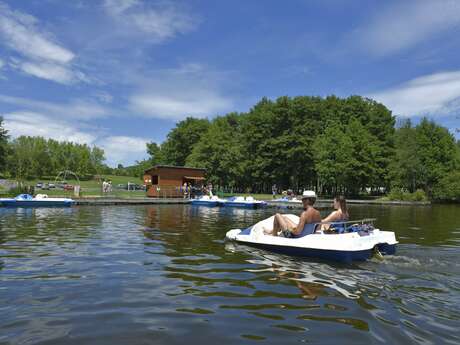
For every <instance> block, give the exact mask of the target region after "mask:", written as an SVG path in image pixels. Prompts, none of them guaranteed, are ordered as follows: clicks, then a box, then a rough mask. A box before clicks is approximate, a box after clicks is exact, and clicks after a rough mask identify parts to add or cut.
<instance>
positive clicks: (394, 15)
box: [351, 0, 460, 56]
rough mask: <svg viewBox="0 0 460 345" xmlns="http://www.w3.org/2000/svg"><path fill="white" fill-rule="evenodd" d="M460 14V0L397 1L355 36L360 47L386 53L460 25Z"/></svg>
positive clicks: (410, 45) (384, 54)
mask: <svg viewBox="0 0 460 345" xmlns="http://www.w3.org/2000/svg"><path fill="white" fill-rule="evenodd" d="M459 13H460V2H459V1H457V0H442V1H441V0H410V1H401V2H396V5H391V6H387V7H386V8H385V9H384V10H382V11H380V12H379V13H378V15H376V16H374V17H372V18H371V19H370V21H369V22H368V23H367V25H365V26H364V27H361V28H360V29H359V30H357V31H355V32H354V33H353V34H352V36H351V38H352V40H354V41H355V42H356V43H357V44H358V45H359V48H364V49H366V50H368V51H369V52H370V53H371V54H374V55H376V56H386V55H390V54H392V53H396V52H399V51H401V50H404V49H406V48H410V47H413V46H415V45H417V44H418V43H420V42H422V41H425V40H427V39H431V38H433V37H435V36H436V34H439V33H442V32H445V31H446V30H449V29H453V28H456V27H457V28H458V26H459V25H460V16H459Z"/></svg>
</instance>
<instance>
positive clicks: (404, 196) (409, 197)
mask: <svg viewBox="0 0 460 345" xmlns="http://www.w3.org/2000/svg"><path fill="white" fill-rule="evenodd" d="M388 200H392V201H426V200H428V197H427V196H426V194H425V192H424V191H423V190H421V189H417V190H416V191H415V192H414V193H410V192H408V191H406V190H403V189H401V188H393V189H392V190H391V192H390V193H389V194H388Z"/></svg>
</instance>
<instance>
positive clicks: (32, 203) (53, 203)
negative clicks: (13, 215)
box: [0, 194, 75, 207]
mask: <svg viewBox="0 0 460 345" xmlns="http://www.w3.org/2000/svg"><path fill="white" fill-rule="evenodd" d="M74 204H75V201H74V200H72V199H69V198H49V197H48V195H46V194H38V195H37V196H36V197H35V198H34V197H33V196H32V195H30V194H20V195H18V196H17V197H15V198H0V206H3V207H70V206H72V205H74Z"/></svg>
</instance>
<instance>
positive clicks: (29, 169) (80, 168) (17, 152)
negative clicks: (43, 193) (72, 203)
mask: <svg viewBox="0 0 460 345" xmlns="http://www.w3.org/2000/svg"><path fill="white" fill-rule="evenodd" d="M9 139H10V138H9V136H8V133H7V131H6V130H5V129H4V127H3V119H2V118H1V117H0V173H3V174H7V175H8V176H9V177H11V178H15V179H18V180H25V179H31V178H42V177H45V176H46V177H54V176H56V175H57V174H58V173H59V172H61V171H63V170H71V171H72V172H74V173H76V174H77V175H78V176H79V177H80V178H82V179H85V178H92V177H93V176H94V175H96V174H100V173H102V172H103V171H105V170H106V169H107V167H106V166H105V165H104V163H103V162H104V160H105V157H104V150H102V149H101V148H98V147H96V146H94V147H90V146H88V145H86V144H77V143H73V142H59V141H56V140H53V139H45V138H43V137H30V136H20V137H18V138H15V139H13V140H9Z"/></svg>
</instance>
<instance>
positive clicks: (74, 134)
mask: <svg viewBox="0 0 460 345" xmlns="http://www.w3.org/2000/svg"><path fill="white" fill-rule="evenodd" d="M3 117H4V120H5V121H4V126H5V128H6V129H7V130H8V132H9V134H10V135H11V136H12V137H13V138H17V137H19V136H21V135H26V136H41V137H44V138H47V139H54V140H58V141H69V142H75V143H79V144H88V145H96V146H98V147H100V148H102V149H104V152H105V156H106V163H107V164H109V165H111V166H116V165H117V164H118V163H122V164H123V165H130V164H133V163H135V161H136V160H142V159H144V158H145V157H146V156H147V152H146V143H147V142H149V141H151V140H150V139H146V138H139V137H130V136H104V135H101V133H100V132H97V131H94V130H88V129H87V128H85V126H84V124H81V123H72V122H70V121H63V120H59V119H56V118H53V117H49V116H47V115H44V114H41V113H37V112H26V111H23V112H19V111H18V112H11V113H7V114H3Z"/></svg>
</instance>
